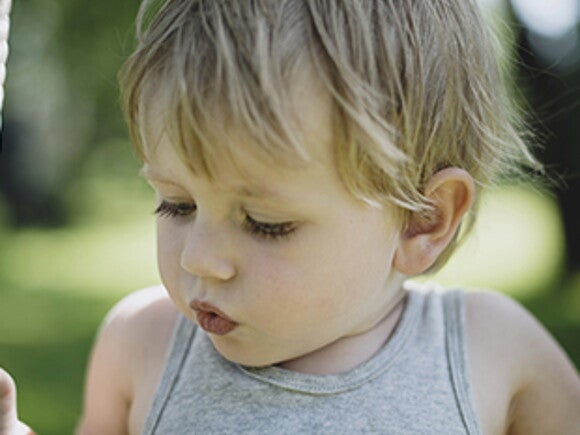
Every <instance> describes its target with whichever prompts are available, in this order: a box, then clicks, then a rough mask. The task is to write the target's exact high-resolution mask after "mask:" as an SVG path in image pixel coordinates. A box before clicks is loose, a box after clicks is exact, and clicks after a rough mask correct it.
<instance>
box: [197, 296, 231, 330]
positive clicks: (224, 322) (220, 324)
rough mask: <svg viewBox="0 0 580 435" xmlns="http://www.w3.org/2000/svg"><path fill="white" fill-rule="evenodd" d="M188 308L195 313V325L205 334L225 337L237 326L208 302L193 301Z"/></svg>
mask: <svg viewBox="0 0 580 435" xmlns="http://www.w3.org/2000/svg"><path fill="white" fill-rule="evenodd" d="M189 306H190V308H191V309H192V310H194V311H195V314H196V318H197V323H198V324H199V326H200V327H201V328H202V329H203V330H205V331H206V332H209V333H211V334H216V335H226V334H227V333H229V332H231V331H232V330H234V329H235V328H236V327H237V326H238V323H237V322H235V321H234V320H232V319H231V318H230V317H228V316H227V315H226V314H225V313H224V312H223V311H222V310H220V309H219V308H218V307H216V306H214V305H212V304H210V303H209V302H205V301H200V300H199V299H194V300H193V301H191V302H190V304H189Z"/></svg>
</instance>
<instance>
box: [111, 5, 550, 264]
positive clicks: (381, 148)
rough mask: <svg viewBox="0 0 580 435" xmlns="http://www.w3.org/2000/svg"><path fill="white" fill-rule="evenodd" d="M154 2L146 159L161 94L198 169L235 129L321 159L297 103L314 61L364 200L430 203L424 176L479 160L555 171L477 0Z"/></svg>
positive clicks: (144, 51) (276, 149)
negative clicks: (513, 100)
mask: <svg viewBox="0 0 580 435" xmlns="http://www.w3.org/2000/svg"><path fill="white" fill-rule="evenodd" d="M153 3H154V2H152V1H145V2H144V3H143V5H142V6H141V9H140V12H139V15H138V19H137V33H138V40H139V45H138V47H137V49H136V50H135V52H134V53H133V55H132V56H131V57H130V58H129V59H128V60H127V61H126V63H125V64H124V66H123V68H122V70H121V72H120V83H121V89H122V94H123V101H124V110H125V113H126V117H127V120H128V125H129V129H130V133H131V136H132V139H133V142H134V144H135V147H136V149H137V152H138V154H139V156H140V157H141V158H142V159H143V160H146V159H147V153H146V146H145V144H146V143H147V137H146V136H147V135H146V134H145V133H144V130H145V127H146V124H147V120H146V116H147V110H149V106H151V105H152V104H156V105H160V107H161V110H158V111H157V112H158V113H163V119H162V120H161V122H162V124H163V125H164V126H165V127H166V128H167V130H168V132H169V133H170V134H171V138H172V143H173V145H174V146H175V149H176V150H177V152H178V153H179V155H180V156H181V158H182V159H183V161H184V162H186V163H187V164H188V165H189V166H190V168H191V169H192V170H193V171H200V172H202V173H204V174H205V175H207V176H210V177H211V176H212V175H213V169H212V161H215V159H216V158H218V159H221V158H224V157H228V156H229V158H231V156H232V155H233V150H234V147H235V146H236V143H235V141H216V140H213V138H215V137H216V135H217V134H218V133H219V132H220V131H223V130H225V129H227V128H231V127H235V128H242V129H243V131H245V132H247V134H248V135H249V136H250V137H251V138H252V140H251V141H246V143H250V144H251V145H246V146H251V147H255V149H252V150H248V151H252V152H254V151H256V152H258V153H259V154H260V155H263V156H264V158H269V159H271V160H272V161H274V162H276V163H278V164H289V165H293V164H296V163H299V162H304V161H307V160H308V149H307V147H306V146H305V145H304V140H303V139H302V138H301V137H300V136H299V134H298V133H297V131H296V128H295V123H294V122H293V120H294V119H295V116H294V115H295V114H293V113H292V108H291V107H289V105H288V104H286V102H287V101H289V100H290V99H289V98H288V97H289V95H290V93H291V91H292V88H293V86H299V85H300V84H299V83H296V77H297V76H298V75H299V73H300V72H303V71H305V69H306V68H308V69H309V71H311V72H312V74H314V75H315V76H316V79H317V80H320V81H321V83H322V84H323V85H324V87H325V88H326V90H327V92H328V93H329V95H330V97H331V99H332V117H333V135H334V141H333V147H334V148H333V150H334V151H333V152H334V158H335V163H336V167H337V170H338V173H339V175H340V178H341V180H342V181H343V183H344V185H345V186H346V188H347V189H348V190H349V191H350V192H351V193H352V194H353V195H354V196H355V197H357V198H359V199H363V200H365V201H367V202H373V203H379V204H387V203H388V204H395V205H396V206H398V207H399V209H400V210H402V216H403V217H408V216H409V215H410V213H426V214H427V213H429V212H430V211H431V209H432V206H431V204H430V202H429V200H428V199H427V198H425V197H424V196H423V194H422V193H423V192H422V188H423V185H424V183H425V182H426V181H427V180H428V179H429V178H430V177H431V176H432V175H433V174H435V173H436V172H437V171H439V170H441V169H443V168H445V167H459V168H463V169H465V170H466V171H468V172H469V173H470V174H471V175H472V177H473V178H474V180H475V182H476V184H477V185H478V186H486V185H490V184H493V183H495V182H496V181H497V180H498V179H500V178H502V177H505V176H506V175H514V174H521V173H523V171H522V168H523V167H531V168H533V169H534V170H541V166H540V164H539V163H538V162H537V161H536V160H535V159H534V157H533V156H532V154H531V153H530V152H529V150H528V147H527V146H526V144H525V143H524V141H523V139H522V136H521V135H520V134H519V133H518V129H520V126H521V123H520V120H519V119H520V118H519V116H518V112H517V111H516V110H515V109H514V108H513V107H512V106H511V105H510V104H509V99H508V98H507V96H506V91H505V89H504V87H503V86H502V75H501V74H500V71H499V68H498V62H497V60H496V55H495V50H494V47H493V43H492V36H491V35H490V33H489V31H488V29H487V27H486V26H485V24H484V22H483V19H482V17H481V16H480V11H479V10H478V7H477V5H476V3H475V0H168V1H166V2H163V3H164V4H162V5H161V7H156V6H155V4H153ZM157 3H159V2H157ZM402 222H403V225H404V222H406V218H403V220H402ZM468 223H469V222H468ZM454 242H455V241H454ZM453 244H454V243H452V244H451V245H450V246H449V247H448V249H447V252H444V254H443V255H442V256H441V258H440V260H439V261H438V263H437V265H436V266H440V265H441V264H442V263H443V262H444V261H445V260H446V259H447V257H448V256H449V254H450V253H451V251H452V250H453Z"/></svg>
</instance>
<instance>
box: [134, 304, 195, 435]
mask: <svg viewBox="0 0 580 435" xmlns="http://www.w3.org/2000/svg"><path fill="white" fill-rule="evenodd" d="M196 329H197V328H196V325H195V324H194V323H193V322H191V321H190V320H188V319H187V318H186V317H185V316H183V315H181V314H179V316H178V318H177V320H176V321H175V325H174V328H173V334H172V338H171V348H170V350H169V352H168V354H167V357H166V360H165V367H164V369H163V374H162V376H161V379H160V380H159V385H158V389H157V392H156V393H155V397H154V399H153V403H152V404H151V407H150V409H149V414H148V415H147V419H146V420H145V424H144V425H143V431H142V432H141V433H142V435H149V434H154V433H155V430H156V428H157V425H158V424H159V419H160V418H161V414H162V411H163V409H164V408H165V407H166V403H167V401H168V400H169V397H170V394H171V391H172V390H173V387H174V385H175V383H176V382H177V380H178V378H179V373H180V372H181V371H182V369H183V366H184V364H185V361H186V359H187V355H188V354H189V352H190V349H191V346H192V343H193V338H194V336H195V331H196Z"/></svg>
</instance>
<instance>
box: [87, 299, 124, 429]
mask: <svg viewBox="0 0 580 435" xmlns="http://www.w3.org/2000/svg"><path fill="white" fill-rule="evenodd" d="M124 311H125V310H123V307H122V304H119V305H117V306H116V307H115V308H114V309H113V310H111V312H110V313H109V315H108V316H107V318H106V319H105V321H104V322H103V325H102V327H101V330H100V331H99V334H98V337H97V340H96V343H95V345H94V347H93V350H92V352H91V357H90V361H89V366H88V370H87V375H86V384H85V392H84V406H83V414H82V418H81V420H80V423H79V425H78V427H77V431H76V433H77V435H93V434H94V435H97V434H111V435H124V434H127V433H128V430H127V420H128V413H129V406H130V402H131V389H130V383H129V375H128V364H129V360H130V358H129V357H130V355H129V354H128V352H127V351H128V349H129V348H130V342H129V340H128V336H127V329H126V324H124V323H126V322H125V316H124Z"/></svg>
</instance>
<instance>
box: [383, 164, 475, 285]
mask: <svg viewBox="0 0 580 435" xmlns="http://www.w3.org/2000/svg"><path fill="white" fill-rule="evenodd" d="M424 195H425V196H426V197H427V198H428V199H429V200H430V201H431V203H432V204H433V207H434V210H433V212H432V213H430V214H429V215H421V214H414V215H412V216H411V217H410V219H409V222H408V225H407V228H406V230H405V231H403V233H402V234H401V237H400V240H399V246H398V248H397V252H396V253H395V258H394V263H393V265H394V267H395V268H396V269H397V270H398V271H399V272H401V273H403V274H406V275H418V274H420V273H423V272H425V271H426V270H427V269H429V267H431V266H432V265H433V263H435V261H436V260H437V258H438V257H439V255H440V254H441V253H442V252H443V250H444V249H445V248H446V247H447V245H448V244H449V243H450V242H451V240H452V239H453V237H454V235H455V233H456V232H457V229H458V227H459V224H460V223H461V219H462V218H463V216H464V215H465V214H466V213H467V212H468V211H469V209H470V208H471V206H472V205H473V202H474V201H475V196H476V194H475V184H474V182H473V178H472V177H471V175H469V173H468V172H467V171H465V170H463V169H459V168H446V169H443V170H442V171H439V172H437V173H436V174H435V175H434V176H433V177H431V179H430V180H429V182H428V183H427V184H426V186H425V192H424Z"/></svg>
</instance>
